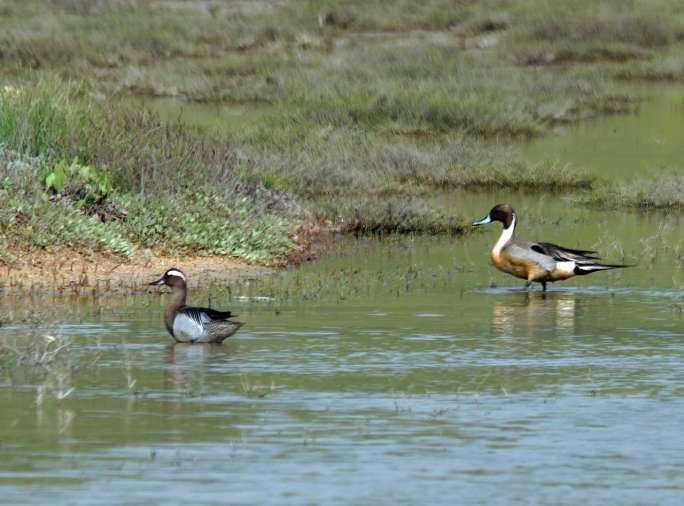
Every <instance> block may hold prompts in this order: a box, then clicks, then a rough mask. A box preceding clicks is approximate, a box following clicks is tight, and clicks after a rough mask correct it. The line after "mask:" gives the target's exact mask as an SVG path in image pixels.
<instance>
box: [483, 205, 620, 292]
mask: <svg viewBox="0 0 684 506" xmlns="http://www.w3.org/2000/svg"><path fill="white" fill-rule="evenodd" d="M493 221H500V222H501V223H502V224H503V227H504V228H503V232H502V233H501V237H499V240H498V241H496V244H495V245H494V248H492V263H493V264H494V266H495V267H496V268H497V269H499V270H500V271H503V272H506V273H508V274H511V275H513V276H515V277H517V278H522V279H525V280H527V283H526V284H525V286H526V287H527V288H529V287H530V286H531V285H532V282H536V283H541V285H542V289H543V290H546V283H548V282H551V283H553V282H554V281H561V280H564V279H568V278H572V277H574V276H584V275H586V274H591V273H592V272H597V271H605V270H609V269H619V268H622V267H630V266H629V265H622V264H604V263H601V261H600V258H599V257H598V256H596V252H595V251H590V250H580V249H571V248H564V247H563V246H558V245H557V244H552V243H550V242H533V241H524V240H520V239H515V238H514V235H515V222H516V215H515V212H514V211H513V208H512V207H511V206H510V205H508V204H498V205H496V206H494V207H493V208H492V210H491V211H489V214H487V216H485V217H484V218H482V219H481V220H478V221H476V222H475V223H473V226H477V225H485V224H487V223H491V222H493Z"/></svg>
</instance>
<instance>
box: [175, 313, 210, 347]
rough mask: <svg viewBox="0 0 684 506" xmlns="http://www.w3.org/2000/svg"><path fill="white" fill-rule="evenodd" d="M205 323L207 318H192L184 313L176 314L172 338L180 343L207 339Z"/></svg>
mask: <svg viewBox="0 0 684 506" xmlns="http://www.w3.org/2000/svg"><path fill="white" fill-rule="evenodd" d="M205 320H206V321H205ZM207 323H208V318H201V317H199V318H193V317H192V316H190V315H188V314H186V313H178V314H177V315H176V317H175V318H174V320H173V337H175V338H176V340H177V341H180V342H196V341H202V340H204V339H206V338H207V337H208V336H207V329H206V324H207Z"/></svg>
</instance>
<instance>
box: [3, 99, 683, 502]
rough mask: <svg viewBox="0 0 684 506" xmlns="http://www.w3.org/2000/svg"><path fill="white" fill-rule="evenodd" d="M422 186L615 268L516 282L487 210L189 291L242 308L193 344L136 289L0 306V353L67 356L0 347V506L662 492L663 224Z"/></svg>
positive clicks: (675, 220)
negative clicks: (492, 259)
mask: <svg viewBox="0 0 684 506" xmlns="http://www.w3.org/2000/svg"><path fill="white" fill-rule="evenodd" d="M660 110H662V111H667V110H668V108H661V109H660ZM670 110H671V109H670ZM641 111H642V114H645V115H646V116H647V117H650V116H648V115H649V114H650V113H651V112H650V111H651V110H650V109H649V105H648V103H645V104H644V105H642V108H641ZM600 121H613V122H619V121H624V122H631V121H634V118H633V117H622V120H620V118H619V117H614V118H609V119H608V120H600ZM663 121H666V120H665V119H663ZM596 124H599V122H597V123H596ZM586 128H589V127H587V126H586V125H582V126H579V127H576V128H571V129H569V130H568V131H566V132H565V133H564V135H563V136H557V137H549V138H548V139H547V140H542V141H538V142H537V143H536V145H535V147H534V150H538V151H534V152H535V153H542V154H543V153H545V152H546V153H549V154H552V155H553V156H555V155H556V154H558V153H564V152H563V151H562V150H557V149H556V147H557V146H558V144H557V143H558V142H560V141H561V140H562V139H566V138H567V137H571V136H582V135H584V132H585V130H586ZM679 131H681V128H680V130H679ZM542 142H548V145H549V148H548V149H547V150H546V151H544V150H543V149H541V147H540V146H539V144H540V143H542ZM568 143H569V141H568ZM569 144H570V143H569ZM576 145H577V146H582V143H581V142H579V141H578V142H577V144H576ZM529 149H530V153H532V152H533V148H532V147H531V146H530V147H529ZM577 149H580V148H577ZM639 153H641V151H639V152H637V153H636V154H635V155H633V156H637V155H638V154H639ZM643 153H644V156H649V155H648V154H647V153H648V150H645V151H644V152H643ZM529 156H530V159H535V157H537V158H538V157H539V156H541V155H535V156H532V154H530V155H529ZM563 156H566V155H565V154H563ZM589 159H593V158H591V157H589ZM573 162H574V163H577V161H576V160H573ZM649 166H650V165H649ZM435 198H436V199H441V200H442V201H443V203H444V205H445V206H448V207H449V208H451V209H454V210H459V211H463V212H466V213H468V214H469V215H472V216H473V219H476V218H480V217H481V216H482V215H484V214H485V213H486V212H487V211H488V210H489V208H490V207H491V206H492V204H494V203H496V202H497V201H509V202H511V203H512V204H514V206H515V207H516V210H517V211H518V213H519V216H520V224H519V227H520V228H519V231H520V235H521V236H523V237H529V238H540V239H545V240H549V241H554V242H559V243H562V244H564V245H567V246H584V247H593V248H597V249H599V250H600V251H601V253H603V254H604V255H605V256H606V258H607V259H609V260H612V261H619V262H622V261H625V262H629V263H638V266H637V267H634V268H632V269H626V270H621V271H613V272H609V273H598V274H594V275H592V276H586V277H583V278H579V279H575V280H571V281H568V282H565V283H558V284H555V285H552V286H550V290H549V292H548V293H546V294H543V293H540V292H538V291H533V292H529V293H528V292H526V291H523V290H521V286H522V282H521V281H519V280H516V279H514V278H511V277H507V276H506V275H504V274H501V273H498V272H497V271H495V270H494V269H493V268H492V267H491V266H490V265H489V259H488V250H489V248H490V247H491V245H492V243H493V242H494V241H495V240H496V237H497V236H498V233H499V228H498V226H497V225H491V226H490V227H489V228H484V229H483V231H482V233H479V234H475V235H474V236H472V237H469V238H466V239H463V238H448V237H442V238H426V237H417V238H411V237H405V238H400V239H397V238H387V239H384V240H378V239H367V238H366V239H363V238H362V239H358V240H356V239H354V238H342V239H337V240H335V241H334V242H333V243H332V244H331V245H330V252H329V254H328V255H326V256H324V257H323V258H322V259H321V260H319V261H317V262H315V263H312V264H308V265H305V266H303V267H302V268H300V269H292V270H288V271H285V272H282V273H280V274H278V275H276V276H273V277H270V278H267V279H263V280H261V281H258V282H251V283H245V284H241V285H235V286H232V287H231V289H230V291H229V290H228V289H226V290H223V291H219V292H215V293H212V294H209V293H206V292H193V293H191V294H190V299H191V302H196V303H198V304H199V303H201V304H205V303H207V302H209V301H210V302H211V304H213V305H215V306H218V307H222V306H229V307H230V308H231V309H234V310H235V311H236V312H237V313H239V314H240V318H241V319H242V320H244V321H245V322H247V325H246V326H245V327H244V328H243V329H242V330H241V331H240V332H239V333H238V334H237V335H235V336H234V337H233V338H231V339H230V340H229V341H227V342H226V343H225V344H224V345H223V346H214V347H205V346H185V345H177V346H173V345H171V344H170V338H169V337H168V336H167V335H166V333H165V330H164V328H163V325H162V322H161V312H162V309H163V306H164V304H165V302H166V296H165V295H163V296H160V295H159V294H157V293H151V294H149V295H147V296H139V297H129V298H123V297H122V298H99V299H93V298H34V299H30V300H26V299H11V298H4V299H0V314H4V315H6V316H5V318H4V320H5V321H6V323H5V324H4V325H3V326H2V327H0V338H1V339H2V340H3V342H4V343H5V345H6V346H12V347H16V348H17V350H18V351H17V353H19V354H21V349H22V348H21V343H25V342H26V341H27V340H29V339H33V340H36V342H39V343H40V342H45V341H46V339H55V343H57V344H61V343H64V344H66V348H65V349H66V350H67V351H66V353H62V354H61V355H57V356H56V357H55V359H54V361H53V362H51V363H48V364H47V365H46V368H45V369H41V367H39V366H35V365H34V366H33V367H31V368H27V367H8V363H9V362H0V372H2V375H1V376H0V409H2V423H1V424H0V450H1V452H2V456H3V458H2V459H0V490H1V491H2V497H3V500H4V501H5V502H7V503H11V504H36V503H45V502H47V501H50V502H57V501H61V502H67V503H74V504H79V503H87V504H110V503H118V504H121V503H123V504H139V503H146V504H160V503H167V504H178V503H188V502H190V503H202V504H224V503H226V502H230V503H235V504H255V503H256V504H261V503H275V504H302V503H306V504H318V503H324V504H349V503H352V504H377V503H396V504H417V503H420V504H424V503H432V504H453V503H454V501H455V500H456V501H457V502H459V503H465V502H468V503H470V502H477V503H504V504H510V503H521V504H528V503H530V502H536V503H543V504H573V505H574V504H580V503H603V504H605V503H609V504H616V503H617V504H653V503H657V504H679V503H680V502H681V497H682V494H683V493H684V479H683V478H684V440H683V439H682V437H681V427H682V426H683V424H684V368H682V363H683V362H684V275H683V272H682V270H683V269H682V265H684V245H683V244H682V239H681V232H680V231H681V226H682V223H681V220H682V218H681V217H680V216H679V215H674V214H673V215H666V214H646V215H640V214H635V213H606V212H597V211H594V210H590V209H585V208H581V207H577V206H574V205H572V204H571V203H569V202H568V201H567V200H566V199H565V198H561V197H558V196H529V195H528V196H526V195H517V194H510V193H508V194H506V193H498V194H467V193H458V192H457V193H455V194H451V195H443V196H436V197H435ZM34 311H35V312H37V313H38V314H39V315H41V316H40V317H39V318H38V320H39V321H40V323H35V321H34V320H35V317H34V316H33V312H34ZM45 336H52V337H45ZM51 346H54V343H53V345H51ZM38 348H40V346H38ZM50 349H54V347H53V348H50ZM39 359H40V357H38V358H36V357H34V359H33V360H34V361H35V360H39Z"/></svg>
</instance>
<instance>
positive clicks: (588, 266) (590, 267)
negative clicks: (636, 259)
mask: <svg viewBox="0 0 684 506" xmlns="http://www.w3.org/2000/svg"><path fill="white" fill-rule="evenodd" d="M625 267H634V266H633V265H627V264H600V263H597V262H591V263H589V262H586V263H578V264H576V265H575V274H576V275H577V276H584V275H586V274H591V273H592V272H598V271H607V270H610V269H624V268H625Z"/></svg>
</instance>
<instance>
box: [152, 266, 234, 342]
mask: <svg viewBox="0 0 684 506" xmlns="http://www.w3.org/2000/svg"><path fill="white" fill-rule="evenodd" d="M150 285H156V286H159V285H167V286H170V287H171V301H170V302H169V305H168V306H166V311H165V312H164V323H165V324H166V330H168V331H169V334H171V335H172V336H173V338H174V339H175V340H176V341H178V342H181V343H221V342H223V340H224V339H226V338H228V337H230V336H232V335H233V334H235V333H236V332H237V331H238V329H239V328H240V327H242V325H243V324H242V323H240V322H236V321H232V320H230V319H229V318H230V317H231V316H234V315H232V314H231V312H230V311H217V310H215V309H209V308H206V307H188V306H186V305H185V294H186V292H187V285H186V278H185V274H183V271H181V270H180V269H176V268H173V269H169V270H168V271H166V272H165V273H164V275H163V276H162V277H161V278H159V279H157V280H156V281H152V282H151V283H150Z"/></svg>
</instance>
